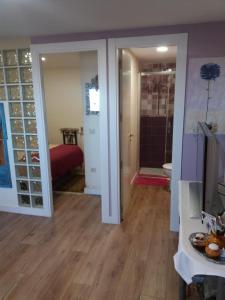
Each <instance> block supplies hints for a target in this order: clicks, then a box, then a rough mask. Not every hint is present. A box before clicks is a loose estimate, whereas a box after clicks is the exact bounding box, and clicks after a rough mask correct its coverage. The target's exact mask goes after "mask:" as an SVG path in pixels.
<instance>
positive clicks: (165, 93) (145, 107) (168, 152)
mask: <svg viewBox="0 0 225 300" xmlns="http://www.w3.org/2000/svg"><path fill="white" fill-rule="evenodd" d="M170 48H172V47H170ZM168 51H172V49H168ZM173 51H174V50H173ZM174 52H175V51H174ZM140 70H141V87H140V174H148V175H152V176H154V177H155V176H159V178H160V177H161V176H164V175H167V176H170V174H171V170H172V163H171V162H172V139H173V111H174V92H175V76H176V62H175V61H173V59H172V57H171V59H170V62H166V61H163V62H162V61H161V62H143V63H141V64H140Z"/></svg>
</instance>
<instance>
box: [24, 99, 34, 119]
mask: <svg viewBox="0 0 225 300" xmlns="http://www.w3.org/2000/svg"><path fill="white" fill-rule="evenodd" d="M23 110H24V116H25V117H35V116H36V113H35V105H34V103H32V102H25V103H23Z"/></svg>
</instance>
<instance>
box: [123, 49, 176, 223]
mask: <svg viewBox="0 0 225 300" xmlns="http://www.w3.org/2000/svg"><path fill="white" fill-rule="evenodd" d="M159 50H160V49H159V48H157V47H152V48H130V49H120V50H119V91H120V95H119V101H120V148H121V149H120V158H121V173H120V174H121V175H120V178H121V183H122V184H121V210H122V216H123V218H124V213H125V212H126V210H127V206H128V204H129V200H130V198H131V191H132V190H133V185H141V186H143V185H149V186H153V185H158V186H161V187H169V183H170V176H168V173H169V171H168V170H167V169H165V168H166V167H167V166H169V165H172V136H173V114H174V109H173V108H174V91H175V74H176V52H177V49H176V46H169V47H166V50H165V52H161V51H159Z"/></svg>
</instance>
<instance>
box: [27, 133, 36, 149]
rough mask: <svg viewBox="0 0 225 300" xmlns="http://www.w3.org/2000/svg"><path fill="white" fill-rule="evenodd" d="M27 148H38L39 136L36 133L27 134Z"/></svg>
mask: <svg viewBox="0 0 225 300" xmlns="http://www.w3.org/2000/svg"><path fill="white" fill-rule="evenodd" d="M26 138H27V148H29V149H37V148H38V138H37V136H36V135H27V137H26Z"/></svg>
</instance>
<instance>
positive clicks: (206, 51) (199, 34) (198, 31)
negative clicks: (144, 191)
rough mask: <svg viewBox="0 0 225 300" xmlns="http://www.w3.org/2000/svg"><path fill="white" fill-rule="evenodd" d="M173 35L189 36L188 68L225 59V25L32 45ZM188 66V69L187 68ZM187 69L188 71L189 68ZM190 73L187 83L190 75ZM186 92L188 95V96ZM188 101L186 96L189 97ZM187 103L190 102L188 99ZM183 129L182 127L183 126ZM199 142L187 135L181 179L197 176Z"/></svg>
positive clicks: (76, 36)
mask: <svg viewBox="0 0 225 300" xmlns="http://www.w3.org/2000/svg"><path fill="white" fill-rule="evenodd" d="M172 33H188V65H189V60H190V59H192V58H204V57H208V58H210V57H223V56H225V39H224V35H225V22H215V23H205V24H191V25H188V24H187V25H176V26H162V27H151V28H140V29H129V30H116V31H102V32H88V33H71V34H64V35H54V36H36V37H32V39H31V41H32V43H33V44H37V43H53V42H67V41H78V40H80V41H81V40H93V39H107V38H113V37H129V36H143V35H159V34H172ZM187 67H188V66H187ZM187 70H188V68H187ZM190 75H191V74H187V80H189V76H190ZM187 92H188V91H186V95H187ZM186 99H187V97H186ZM186 101H187V100H186ZM181 126H182V124H181ZM195 153H196V142H195V137H194V135H193V134H192V133H184V136H183V159H182V178H183V179H186V180H193V179H194V178H195V173H196V167H195V164H196V155H195Z"/></svg>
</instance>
